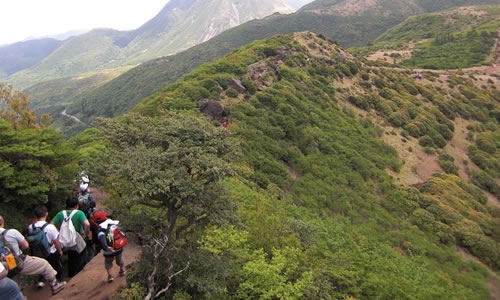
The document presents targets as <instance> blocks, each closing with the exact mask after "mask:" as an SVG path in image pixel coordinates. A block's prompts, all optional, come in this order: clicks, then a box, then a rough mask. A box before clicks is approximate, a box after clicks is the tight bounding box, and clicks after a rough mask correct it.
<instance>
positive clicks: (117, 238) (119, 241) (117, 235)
mask: <svg viewBox="0 0 500 300" xmlns="http://www.w3.org/2000/svg"><path fill="white" fill-rule="evenodd" d="M101 234H105V235H106V241H107V242H108V246H109V247H112V248H113V249H115V250H119V249H121V248H123V247H125V246H126V245H127V239H126V238H125V234H124V233H123V232H122V231H121V230H120V229H119V228H118V226H116V225H109V226H108V228H107V229H105V230H104V231H100V232H99V235H101Z"/></svg>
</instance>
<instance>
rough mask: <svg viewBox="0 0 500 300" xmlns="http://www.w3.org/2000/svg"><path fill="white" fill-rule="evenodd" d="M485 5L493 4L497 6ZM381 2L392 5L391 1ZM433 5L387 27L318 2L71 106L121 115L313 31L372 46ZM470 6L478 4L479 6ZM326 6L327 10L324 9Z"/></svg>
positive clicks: (132, 75)
mask: <svg viewBox="0 0 500 300" xmlns="http://www.w3.org/2000/svg"><path fill="white" fill-rule="evenodd" d="M344 2H345V1H344ZM483 2H484V3H488V2H489V3H493V2H495V1H483ZM483 2H481V3H483ZM342 3H343V2H342ZM380 3H381V4H383V5H386V2H383V1H382V2H380ZM418 3H420V2H418ZM432 3H433V2H432ZM432 3H431V2H429V3H427V2H422V3H420V4H419V6H418V7H419V8H418V9H415V10H412V11H408V10H407V9H403V8H404V7H401V9H403V10H401V11H399V12H398V13H394V14H391V15H389V16H384V17H383V20H384V21H383V22H381V21H380V20H381V16H380V15H379V13H383V12H382V11H379V12H377V13H372V12H371V11H364V12H363V13H362V14H360V15H356V14H355V15H352V16H344V15H339V14H338V13H337V12H336V10H332V12H330V10H326V11H325V12H323V11H319V12H318V10H317V8H318V7H323V8H324V7H329V6H328V5H333V6H332V7H337V6H336V5H337V4H336V3H331V2H325V1H315V2H312V3H311V4H309V5H308V6H306V7H304V8H303V9H301V11H299V12H297V13H295V14H291V15H273V16H270V17H267V18H265V19H262V20H255V21H251V22H248V23H246V24H243V25H241V26H238V27H236V28H233V29H231V30H228V31H226V32H224V33H222V34H221V35H219V36H217V37H215V38H213V39H212V40H209V41H207V42H205V43H203V44H201V45H198V46H195V47H193V48H190V49H188V50H186V51H184V52H182V53H179V54H176V55H173V56H169V57H167V58H160V59H157V60H153V61H150V62H148V63H147V64H143V65H141V66H139V67H137V68H136V69H133V70H131V71H129V72H128V73H126V74H123V75H122V76H120V77H118V78H116V79H115V80H113V81H111V82H109V83H108V84H106V85H103V86H102V87H101V88H99V89H96V90H94V91H91V92H89V93H85V94H84V95H82V96H81V97H79V98H78V99H72V100H71V102H73V103H74V104H73V105H71V106H70V107H69V108H68V111H70V112H71V113H72V114H74V115H78V116H79V117H80V118H82V119H84V120H87V121H89V120H91V119H93V118H94V117H96V116H106V117H110V116H116V115H119V114H121V113H123V112H125V111H127V110H128V109H130V108H131V107H133V106H134V105H135V104H136V103H138V102H139V101H140V100H142V99H143V98H145V97H148V96H150V95H152V94H153V93H156V92H158V91H160V90H161V88H163V87H164V86H165V85H166V84H168V83H171V82H174V81H175V80H177V79H179V78H180V77H181V76H182V75H184V74H186V73H187V72H189V71H191V70H193V69H194V68H195V67H197V66H199V65H201V64H203V63H205V62H208V61H211V60H214V59H216V58H218V57H221V56H222V55H225V54H227V53H228V52H230V51H231V50H232V49H235V48H238V47H241V46H243V45H246V44H248V43H250V42H252V41H254V40H256V39H262V38H265V37H268V36H272V35H274V34H283V33H291V32H295V31H313V32H316V33H319V34H323V35H325V36H326V37H330V38H333V39H335V40H336V41H338V42H339V43H340V44H341V45H342V46H345V47H351V46H356V45H366V44H368V43H369V42H371V41H373V40H375V39H376V38H377V37H378V36H379V35H380V34H382V33H383V32H385V31H386V30H388V29H390V28H391V27H392V26H394V25H396V24H398V23H399V22H401V21H403V20H404V19H405V18H406V17H407V16H408V15H410V14H413V13H416V12H418V11H421V10H432V9H433V8H435V6H434V4H432ZM440 3H441V5H443V6H451V5H453V2H446V1H445V2H440ZM460 3H462V2H460ZM464 3H465V2H464ZM466 3H477V1H469V2H466ZM320 4H321V6H319V5H320ZM387 5H389V4H387ZM353 13H354V12H353ZM97 103H99V105H97ZM82 108H83V109H82Z"/></svg>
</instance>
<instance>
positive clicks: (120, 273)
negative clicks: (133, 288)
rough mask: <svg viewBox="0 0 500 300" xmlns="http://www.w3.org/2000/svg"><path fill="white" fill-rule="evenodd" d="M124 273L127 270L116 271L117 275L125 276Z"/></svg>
mask: <svg viewBox="0 0 500 300" xmlns="http://www.w3.org/2000/svg"><path fill="white" fill-rule="evenodd" d="M125 274H127V272H125V270H120V272H119V273H118V275H120V276H125Z"/></svg>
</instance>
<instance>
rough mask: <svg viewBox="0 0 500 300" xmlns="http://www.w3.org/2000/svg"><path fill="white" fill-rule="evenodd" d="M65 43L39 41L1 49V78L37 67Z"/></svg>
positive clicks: (49, 40)
mask: <svg viewBox="0 0 500 300" xmlns="http://www.w3.org/2000/svg"><path fill="white" fill-rule="evenodd" d="M62 43H63V42H62V41H60V40H56V39H49V38H47V39H38V40H29V41H25V42H19V43H15V44H11V45H8V46H4V47H0V78H2V77H7V76H10V75H11V74H14V73H16V72H18V71H20V70H23V69H26V68H29V67H31V66H34V65H36V64H37V63H39V62H40V61H42V60H43V59H44V58H45V57H47V56H48V55H49V54H50V53H52V52H53V51H54V50H56V49H57V48H58V47H59V46H61V44H62Z"/></svg>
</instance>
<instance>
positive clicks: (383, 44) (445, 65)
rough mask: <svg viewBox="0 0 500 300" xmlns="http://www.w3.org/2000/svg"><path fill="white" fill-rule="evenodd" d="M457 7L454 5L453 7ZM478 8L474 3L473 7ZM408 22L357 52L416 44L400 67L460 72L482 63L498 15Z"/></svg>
mask: <svg viewBox="0 0 500 300" xmlns="http://www.w3.org/2000/svg"><path fill="white" fill-rule="evenodd" d="M456 5H457V4H456ZM476 5H477V3H476ZM471 10H472V11H471V12H468V13H462V12H460V11H459V10H458V9H451V10H446V11H444V12H440V13H430V14H423V15H419V16H412V17H409V18H407V19H406V20H405V21H404V22H402V23H401V24H398V25H396V26H394V27H393V28H391V29H390V30H388V31H386V32H385V33H384V34H382V35H381V36H379V37H378V38H377V39H376V40H375V44H374V45H372V46H370V47H365V48H361V49H357V52H359V53H362V54H368V53H371V52H375V51H377V50H380V49H395V50H400V49H405V48H406V47H407V45H408V44H409V43H410V42H411V43H416V45H415V46H414V48H413V51H412V56H411V57H410V58H408V59H404V60H403V61H402V62H401V64H403V65H405V66H408V67H411V68H425V69H460V68H466V67H471V66H475V65H479V64H481V63H483V62H484V61H485V60H486V58H487V57H488V55H489V54H490V52H491V49H492V47H493V44H494V42H495V38H496V37H497V28H498V26H499V25H500V22H499V21H498V14H499V13H498V11H497V10H494V9H488V7H480V6H478V7H474V8H471Z"/></svg>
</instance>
